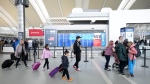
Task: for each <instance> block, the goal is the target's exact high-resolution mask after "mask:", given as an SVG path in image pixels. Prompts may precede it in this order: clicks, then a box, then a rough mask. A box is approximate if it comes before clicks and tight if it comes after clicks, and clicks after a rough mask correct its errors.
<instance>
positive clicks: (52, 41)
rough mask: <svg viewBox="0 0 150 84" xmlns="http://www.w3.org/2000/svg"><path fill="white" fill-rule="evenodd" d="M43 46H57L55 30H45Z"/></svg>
mask: <svg viewBox="0 0 150 84" xmlns="http://www.w3.org/2000/svg"><path fill="white" fill-rule="evenodd" d="M44 41H45V44H49V46H53V47H54V46H57V30H56V29H45V31H44Z"/></svg>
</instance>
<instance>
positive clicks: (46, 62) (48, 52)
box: [42, 44, 52, 71]
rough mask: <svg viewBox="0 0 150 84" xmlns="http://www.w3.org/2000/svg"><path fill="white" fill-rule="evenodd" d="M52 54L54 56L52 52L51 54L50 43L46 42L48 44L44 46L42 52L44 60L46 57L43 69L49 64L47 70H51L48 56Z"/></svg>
mask: <svg viewBox="0 0 150 84" xmlns="http://www.w3.org/2000/svg"><path fill="white" fill-rule="evenodd" d="M50 56H52V54H51V52H50V50H49V45H48V44H46V45H45V48H44V50H43V54H42V60H43V59H45V64H44V66H43V70H45V66H46V65H47V70H48V71H50V70H49V61H48V58H49V57H50Z"/></svg>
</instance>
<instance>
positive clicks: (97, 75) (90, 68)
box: [0, 54, 150, 84]
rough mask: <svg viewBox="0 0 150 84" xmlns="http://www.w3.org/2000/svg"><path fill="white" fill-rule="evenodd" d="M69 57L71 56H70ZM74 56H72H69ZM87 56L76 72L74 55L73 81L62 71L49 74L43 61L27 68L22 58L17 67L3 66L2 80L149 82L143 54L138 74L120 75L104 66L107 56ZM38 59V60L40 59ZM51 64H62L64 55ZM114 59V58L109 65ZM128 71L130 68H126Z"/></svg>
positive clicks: (8, 83) (31, 83)
mask: <svg viewBox="0 0 150 84" xmlns="http://www.w3.org/2000/svg"><path fill="white" fill-rule="evenodd" d="M9 57H10V55H9V54H0V64H2V62H3V61H4V60H5V59H8V58H9ZM69 59H70V57H69ZM70 60H71V59H70ZM84 60H85V57H84V56H83V57H82V60H81V62H80V68H81V69H82V71H80V72H77V71H75V70H74V69H73V68H72V65H73V64H74V62H75V59H72V61H71V63H70V67H69V73H70V76H71V77H72V78H73V79H74V80H73V82H70V83H69V82H67V81H63V80H62V79H61V75H62V74H61V73H58V74H56V76H55V77H54V78H51V77H49V75H48V73H49V72H48V71H43V70H42V66H43V63H44V61H43V62H42V65H41V66H40V68H39V69H38V70H37V71H32V68H31V65H32V64H33V61H28V65H29V68H25V66H24V64H23V63H22V62H20V63H21V65H20V66H19V68H20V69H16V68H15V66H14V64H13V65H12V66H11V67H10V68H8V69H0V84H150V83H149V82H150V81H149V78H150V73H149V72H150V68H143V67H141V65H143V58H138V59H137V62H136V66H135V77H134V78H131V77H129V78H128V77H127V76H122V75H119V74H118V72H117V70H116V69H112V71H110V72H108V71H105V70H104V64H105V58H103V57H101V56H95V57H94V59H90V58H89V57H88V61H89V62H84ZM36 61H39V60H38V59H37V60H36ZM49 62H50V63H49V64H50V65H49V66H50V69H51V70H52V69H53V68H55V67H57V66H59V64H60V63H61V58H60V56H58V57H57V58H52V57H51V58H49ZM113 62H114V58H113V57H112V58H111V61H110V65H112V63H113ZM147 65H148V66H150V60H148V59H147ZM125 72H126V74H128V71H127V70H125Z"/></svg>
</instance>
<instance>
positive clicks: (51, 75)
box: [49, 67, 59, 77]
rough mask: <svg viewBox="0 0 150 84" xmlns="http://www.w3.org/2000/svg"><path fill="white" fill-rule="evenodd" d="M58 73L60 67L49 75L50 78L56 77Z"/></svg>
mask: <svg viewBox="0 0 150 84" xmlns="http://www.w3.org/2000/svg"><path fill="white" fill-rule="evenodd" d="M57 72H59V67H56V68H55V69H53V70H52V71H51V72H50V73H49V76H50V77H54V76H55V74H56V73H57Z"/></svg>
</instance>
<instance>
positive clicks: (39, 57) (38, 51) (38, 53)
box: [37, 47, 40, 59]
mask: <svg viewBox="0 0 150 84" xmlns="http://www.w3.org/2000/svg"><path fill="white" fill-rule="evenodd" d="M37 59H40V57H39V47H38V58H37Z"/></svg>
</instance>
